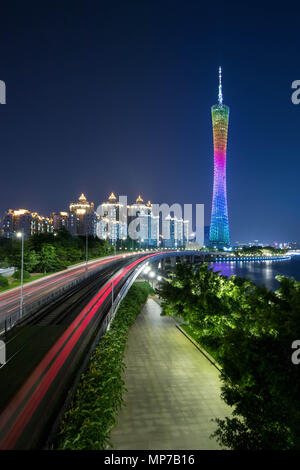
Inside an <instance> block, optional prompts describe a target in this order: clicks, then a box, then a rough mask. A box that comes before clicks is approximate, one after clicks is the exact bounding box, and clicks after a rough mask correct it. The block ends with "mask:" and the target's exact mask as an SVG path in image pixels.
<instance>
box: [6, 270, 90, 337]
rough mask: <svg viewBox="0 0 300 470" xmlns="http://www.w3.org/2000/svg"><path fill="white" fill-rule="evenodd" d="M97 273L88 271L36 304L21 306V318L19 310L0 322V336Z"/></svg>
mask: <svg viewBox="0 0 300 470" xmlns="http://www.w3.org/2000/svg"><path fill="white" fill-rule="evenodd" d="M97 272H98V270H96V271H91V272H89V271H88V272H87V275H86V274H84V275H83V276H82V277H79V278H78V279H73V280H72V281H70V282H68V283H67V284H64V285H63V286H62V287H60V288H58V289H56V290H55V291H53V292H51V293H50V294H48V295H45V296H44V297H42V298H41V299H39V300H37V301H36V302H32V303H30V304H28V305H24V304H23V314H22V318H21V317H20V310H18V311H17V312H14V313H12V314H11V315H8V316H6V317H5V318H4V319H1V320H0V336H1V335H3V334H6V333H7V332H8V331H9V330H11V329H12V328H13V327H14V326H16V324H17V323H18V322H19V321H20V320H21V319H23V318H24V317H27V316H28V315H32V314H34V313H36V312H37V311H38V310H39V309H41V308H42V307H44V306H45V305H47V304H48V303H50V302H53V301H54V300H56V299H58V298H59V297H61V296H62V295H63V294H65V293H66V292H68V291H69V290H71V289H72V288H73V287H75V286H77V285H78V284H80V283H81V282H83V281H84V280H85V279H89V278H90V277H92V276H95V274H96V273H97Z"/></svg>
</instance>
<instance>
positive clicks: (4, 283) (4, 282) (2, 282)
mask: <svg viewBox="0 0 300 470" xmlns="http://www.w3.org/2000/svg"><path fill="white" fill-rule="evenodd" d="M1 287H8V279H7V278H6V277H4V276H2V275H1V274H0V288H1Z"/></svg>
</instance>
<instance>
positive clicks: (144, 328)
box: [111, 299, 230, 450]
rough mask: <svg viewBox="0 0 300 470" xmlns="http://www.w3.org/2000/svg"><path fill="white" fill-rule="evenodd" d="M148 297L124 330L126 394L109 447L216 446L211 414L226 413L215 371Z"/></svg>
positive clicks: (220, 416) (227, 410)
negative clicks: (130, 323) (133, 319)
mask: <svg viewBox="0 0 300 470" xmlns="http://www.w3.org/2000/svg"><path fill="white" fill-rule="evenodd" d="M160 312H161V307H160V306H159V305H158V304H157V302H155V300H153V299H149V300H148V301H147V303H146V304H145V306H144V308H143V311H142V312H141V314H140V315H139V317H138V318H137V321H136V323H135V324H134V325H133V327H132V328H131V330H130V333H129V339H128V347H127V350H126V353H125V362H126V365H127V369H126V372H125V381H126V387H127V389H128V392H127V393H126V394H125V404H124V406H123V408H122V410H121V412H120V414H119V416H118V423H117V424H116V427H115V428H114V429H113V431H112V434H111V442H112V443H113V445H114V448H115V449H150V450H152V449H154V450H160V449H218V448H219V446H218V443H217V442H216V441H215V440H212V439H210V438H209V436H210V434H211V433H212V432H213V431H214V430H215V428H216V424H215V423H214V422H212V421H211V420H212V419H213V418H217V417H219V418H222V417H224V416H228V415H229V414H230V409H229V407H227V406H226V405H225V403H224V402H223V401H222V400H221V398H220V380H219V372H218V370H217V369H216V368H215V367H214V366H213V365H212V364H211V363H210V362H209V361H208V360H207V359H206V358H205V357H204V356H203V355H202V354H201V353H200V352H199V351H198V350H197V348H196V347H195V346H194V345H193V344H192V343H191V342H190V341H189V340H188V339H187V338H186V337H185V336H184V335H183V334H182V333H181V332H180V331H179V330H178V329H177V328H176V326H175V322H174V320H173V319H172V318H170V317H161V316H160Z"/></svg>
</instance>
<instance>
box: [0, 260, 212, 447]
mask: <svg viewBox="0 0 300 470" xmlns="http://www.w3.org/2000/svg"><path fill="white" fill-rule="evenodd" d="M201 257H202V259H204V257H203V254H199V252H194V251H172V252H171V251H166V252H163V251H155V252H142V253H130V254H121V255H118V256H112V257H107V258H102V259H98V260H96V261H91V262H89V264H88V269H86V266H85V264H84V263H83V264H80V265H78V266H75V267H72V268H71V269H67V270H65V271H62V272H60V273H56V274H53V275H50V276H47V277H45V278H42V279H40V280H38V281H34V282H32V283H29V284H27V285H26V286H25V287H24V309H23V316H22V318H20V313H19V305H20V303H19V302H20V289H19V288H17V289H13V290H11V291H7V292H5V293H3V294H1V295H0V319H1V332H2V335H1V337H0V339H1V340H2V341H4V343H5V347H6V364H5V365H3V366H2V367H1V368H0V449H34V448H40V447H42V446H44V445H45V443H46V441H47V438H48V436H49V434H51V429H52V430H54V429H56V426H57V423H58V418H57V417H58V416H60V415H61V414H62V413H63V410H64V407H65V406H66V403H67V402H68V398H70V397H71V393H70V390H72V387H75V385H76V383H77V382H78V380H79V378H80V376H81V374H82V372H83V370H84V369H85V367H86V364H87V362H88V360H89V357H90V354H91V352H92V351H93V349H94V347H95V345H96V343H97V342H98V341H99V339H100V337H101V335H103V333H105V331H106V330H107V328H109V325H110V323H111V321H112V319H113V318H114V316H115V315H116V312H117V310H118V306H119V304H120V302H121V300H122V299H123V298H124V297H125V296H126V294H127V292H128V290H129V288H130V287H131V285H132V283H133V282H134V281H135V279H136V278H137V277H138V276H139V274H140V273H141V272H142V270H143V269H144V267H145V264H147V263H154V262H160V261H162V262H164V261H165V260H166V259H167V258H173V259H175V260H176V258H177V259H178V258H180V259H186V260H188V261H189V262H198V261H200V258H201Z"/></svg>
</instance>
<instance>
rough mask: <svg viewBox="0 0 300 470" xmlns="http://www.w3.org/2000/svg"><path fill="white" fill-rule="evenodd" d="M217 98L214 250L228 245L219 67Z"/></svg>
mask: <svg viewBox="0 0 300 470" xmlns="http://www.w3.org/2000/svg"><path fill="white" fill-rule="evenodd" d="M218 98H219V99H218V104H215V105H214V106H212V108H211V115H212V125H213V138H214V189H213V200H212V211H211V223H210V233H209V241H210V245H212V246H215V247H216V248H224V247H228V246H229V245H230V237H229V223H228V209H227V192H226V147H227V133H228V119H229V107H228V106H225V105H224V104H223V95H222V69H221V67H219V95H218Z"/></svg>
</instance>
